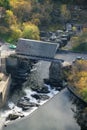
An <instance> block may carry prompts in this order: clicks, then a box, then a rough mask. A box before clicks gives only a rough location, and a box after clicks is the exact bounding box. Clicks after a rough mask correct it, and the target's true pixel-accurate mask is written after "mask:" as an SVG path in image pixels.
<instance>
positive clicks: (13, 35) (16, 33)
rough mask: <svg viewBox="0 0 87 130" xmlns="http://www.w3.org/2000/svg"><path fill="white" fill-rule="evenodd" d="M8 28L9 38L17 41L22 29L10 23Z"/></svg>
mask: <svg viewBox="0 0 87 130" xmlns="http://www.w3.org/2000/svg"><path fill="white" fill-rule="evenodd" d="M10 29H11V40H12V41H17V40H18V38H20V37H21V36H22V31H21V30H20V28H19V27H18V26H17V25H16V26H14V25H12V26H11V27H10Z"/></svg>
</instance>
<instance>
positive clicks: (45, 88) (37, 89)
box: [31, 86, 49, 93]
mask: <svg viewBox="0 0 87 130" xmlns="http://www.w3.org/2000/svg"><path fill="white" fill-rule="evenodd" d="M31 89H32V90H33V91H36V92H37V93H49V90H48V88H47V87H46V86H44V87H42V88H41V87H31Z"/></svg>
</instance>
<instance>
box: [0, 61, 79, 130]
mask: <svg viewBox="0 0 87 130" xmlns="http://www.w3.org/2000/svg"><path fill="white" fill-rule="evenodd" d="M49 65H50V63H49V62H43V61H41V62H38V63H37V64H36V65H35V66H34V68H33V69H32V70H31V74H30V76H29V80H28V81H27V83H25V84H24V85H23V87H22V90H20V91H18V90H17V91H15V93H14V94H13V95H12V96H10V98H9V100H8V103H7V106H8V108H7V107H6V108H5V109H4V110H2V111H1V117H2V118H3V117H4V118H5V117H7V115H8V114H9V113H13V112H17V113H22V114H23V115H24V116H27V115H29V114H30V113H32V112H33V111H34V110H36V109H37V107H34V108H32V109H31V110H29V111H26V112H24V111H22V109H21V108H19V107H17V105H16V104H17V101H18V100H19V99H20V98H21V97H23V96H24V95H26V96H27V97H29V98H30V100H31V102H35V103H37V100H36V99H35V98H33V97H31V94H34V93H36V92H34V91H31V90H30V87H31V86H32V85H39V86H41V85H44V82H43V79H44V78H48V77H49ZM18 87H20V86H18ZM47 87H48V89H49V90H50V93H49V94H48V95H49V96H50V98H51V97H53V96H54V95H55V94H57V93H58V91H55V90H54V89H51V88H50V86H47ZM69 99H70V95H69V92H68V91H67V90H65V91H64V92H60V94H58V96H56V97H55V98H53V99H51V100H52V101H51V100H50V101H49V102H48V103H46V105H44V106H41V107H40V108H39V109H38V110H37V111H35V112H34V113H33V114H32V115H31V117H30V116H29V117H27V118H26V119H23V121H18V122H15V121H14V122H13V124H12V125H7V127H4V128H3V130H25V129H26V130H80V127H79V126H78V124H77V123H76V120H75V118H74V112H73V111H72V107H73V108H75V105H72V102H71V100H69ZM46 101H47V100H46ZM46 101H40V102H39V104H40V105H42V104H43V103H45V102H46ZM47 122H48V123H47ZM6 123H7V122H6Z"/></svg>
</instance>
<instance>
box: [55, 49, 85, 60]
mask: <svg viewBox="0 0 87 130" xmlns="http://www.w3.org/2000/svg"><path fill="white" fill-rule="evenodd" d="M81 57H82V58H83V59H86V60H87V53H74V52H70V51H59V52H57V54H56V56H55V58H57V59H62V60H64V61H67V62H72V61H74V60H75V59H76V58H81Z"/></svg>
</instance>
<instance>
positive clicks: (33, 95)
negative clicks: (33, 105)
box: [31, 94, 40, 100]
mask: <svg viewBox="0 0 87 130" xmlns="http://www.w3.org/2000/svg"><path fill="white" fill-rule="evenodd" d="M31 96H32V97H34V98H35V99H36V100H39V99H40V95H38V94H32V95H31Z"/></svg>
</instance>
